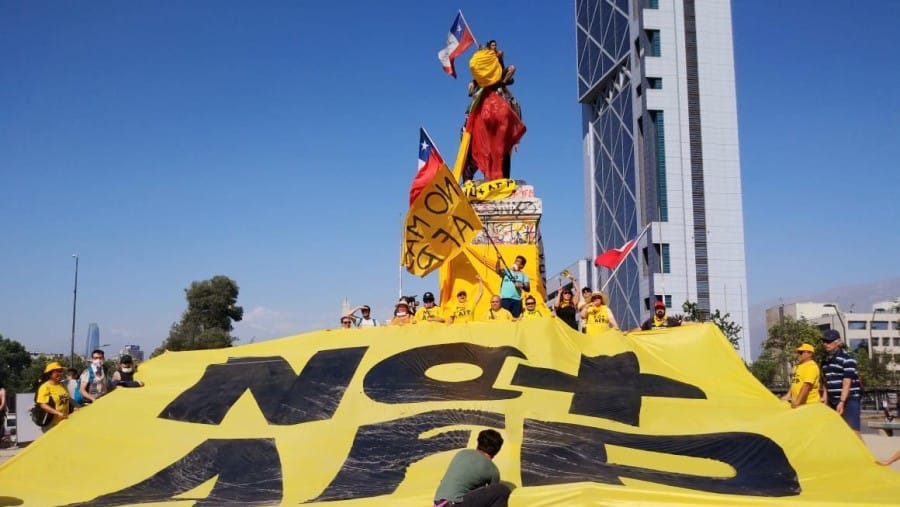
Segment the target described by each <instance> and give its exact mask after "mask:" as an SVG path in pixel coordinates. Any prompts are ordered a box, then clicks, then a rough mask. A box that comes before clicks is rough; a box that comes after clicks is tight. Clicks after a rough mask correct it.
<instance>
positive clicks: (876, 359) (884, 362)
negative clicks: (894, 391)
mask: <svg viewBox="0 0 900 507" xmlns="http://www.w3.org/2000/svg"><path fill="white" fill-rule="evenodd" d="M851 355H852V356H853V357H854V358H855V359H856V371H857V372H858V373H859V378H861V379H862V381H863V384H864V386H865V387H866V388H877V387H880V388H885V387H888V385H889V384H890V380H891V372H890V370H888V363H890V362H891V356H890V354H885V353H883V352H875V353H873V354H872V355H871V357H870V356H869V350H868V349H867V348H865V347H860V348H858V349H856V350H854V351H853V352H852V353H851Z"/></svg>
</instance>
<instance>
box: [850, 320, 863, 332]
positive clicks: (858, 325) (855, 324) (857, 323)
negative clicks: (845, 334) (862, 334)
mask: <svg viewBox="0 0 900 507" xmlns="http://www.w3.org/2000/svg"><path fill="white" fill-rule="evenodd" d="M847 329H852V330H860V329H866V321H864V320H851V321H849V322H847Z"/></svg>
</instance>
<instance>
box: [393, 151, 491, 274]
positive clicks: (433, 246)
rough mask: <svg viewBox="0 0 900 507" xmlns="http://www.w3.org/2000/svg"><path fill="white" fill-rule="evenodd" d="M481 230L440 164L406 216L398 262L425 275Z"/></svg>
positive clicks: (473, 211) (413, 271) (480, 226)
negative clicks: (401, 249)
mask: <svg viewBox="0 0 900 507" xmlns="http://www.w3.org/2000/svg"><path fill="white" fill-rule="evenodd" d="M481 229H482V225H481V220H480V219H479V218H478V215H477V214H476V213H475V210H474V209H472V205H471V204H469V201H468V200H467V199H466V198H465V196H464V195H463V193H462V190H461V189H460V188H459V184H458V183H457V182H456V180H454V179H453V176H452V175H451V174H450V170H449V169H448V168H447V165H446V164H442V165H441V167H440V169H438V171H437V174H435V176H434V178H433V179H432V180H431V182H430V183H429V184H428V185H427V186H426V187H425V188H423V189H422V192H420V193H419V196H418V197H416V200H415V201H413V203H412V206H410V208H409V212H408V213H407V215H406V222H405V224H404V230H403V246H402V248H403V255H402V262H401V263H402V264H403V266H405V267H406V270H407V271H409V272H410V273H412V274H414V275H418V276H425V275H427V274H428V273H431V272H432V271H434V270H435V269H437V268H439V267H440V266H441V264H443V263H444V262H445V261H447V260H448V259H452V258H453V257H455V256H456V255H457V254H458V253H459V252H460V251H461V250H462V248H463V247H464V246H465V245H466V244H468V243H469V242H470V241H472V240H473V239H474V238H475V236H477V235H478V232H479V231H481Z"/></svg>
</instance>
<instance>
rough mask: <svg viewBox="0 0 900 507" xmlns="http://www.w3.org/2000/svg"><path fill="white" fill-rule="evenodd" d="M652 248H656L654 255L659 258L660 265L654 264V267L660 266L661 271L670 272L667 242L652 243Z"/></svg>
mask: <svg viewBox="0 0 900 507" xmlns="http://www.w3.org/2000/svg"><path fill="white" fill-rule="evenodd" d="M653 248H654V249H655V250H656V256H657V258H658V259H659V260H660V264H661V266H655V267H654V268H662V271H661V272H662V273H671V272H672V269H671V261H670V258H669V244H668V243H653Z"/></svg>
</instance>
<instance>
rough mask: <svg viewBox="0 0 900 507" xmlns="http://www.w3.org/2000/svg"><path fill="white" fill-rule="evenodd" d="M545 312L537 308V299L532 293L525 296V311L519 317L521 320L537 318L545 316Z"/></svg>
mask: <svg viewBox="0 0 900 507" xmlns="http://www.w3.org/2000/svg"><path fill="white" fill-rule="evenodd" d="M543 316H544V314H543V313H542V312H541V311H540V310H538V309H537V299H535V298H534V296H532V295H531V294H529V295H528V297H526V298H525V311H524V312H522V315H521V316H520V317H519V320H525V319H537V318H540V317H543Z"/></svg>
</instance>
